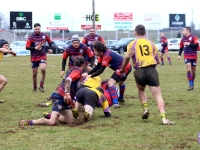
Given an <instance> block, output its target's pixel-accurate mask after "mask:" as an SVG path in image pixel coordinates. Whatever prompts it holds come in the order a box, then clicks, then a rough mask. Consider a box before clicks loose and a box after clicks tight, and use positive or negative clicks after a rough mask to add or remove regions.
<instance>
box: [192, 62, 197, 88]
mask: <svg viewBox="0 0 200 150" xmlns="http://www.w3.org/2000/svg"><path fill="white" fill-rule="evenodd" d="M196 62H197V61H196V59H195V60H193V61H192V68H191V70H192V86H193V88H194V79H195V76H196V66H197V63H196Z"/></svg>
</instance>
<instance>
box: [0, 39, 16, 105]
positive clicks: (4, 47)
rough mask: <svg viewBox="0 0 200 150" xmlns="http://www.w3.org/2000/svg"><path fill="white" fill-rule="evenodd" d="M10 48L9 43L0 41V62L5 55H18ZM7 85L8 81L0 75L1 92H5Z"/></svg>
mask: <svg viewBox="0 0 200 150" xmlns="http://www.w3.org/2000/svg"><path fill="white" fill-rule="evenodd" d="M8 47H9V43H8V42H7V41H6V40H4V39H0V61H1V59H2V57H3V54H4V53H10V54H12V55H13V56H16V53H15V52H13V51H12V50H9V49H8ZM6 84H7V79H6V78H5V77H4V76H3V75H1V74H0V92H1V91H2V90H3V88H4V87H5V86H6ZM3 102H4V101H3V100H0V103H3Z"/></svg>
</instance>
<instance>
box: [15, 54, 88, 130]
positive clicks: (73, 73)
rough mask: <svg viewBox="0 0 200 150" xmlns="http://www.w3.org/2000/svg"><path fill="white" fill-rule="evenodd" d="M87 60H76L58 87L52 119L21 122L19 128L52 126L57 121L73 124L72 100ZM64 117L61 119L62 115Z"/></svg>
mask: <svg viewBox="0 0 200 150" xmlns="http://www.w3.org/2000/svg"><path fill="white" fill-rule="evenodd" d="M84 64H85V59H84V58H83V57H79V58H77V59H76V60H75V66H74V67H73V68H72V69H71V70H70V72H68V74H67V75H66V77H65V79H64V80H63V82H62V83H61V84H59V85H58V87H57V88H56V90H55V92H54V93H53V94H52V99H53V100H52V103H53V108H52V113H51V117H50V119H46V118H40V119H37V120H20V121H19V126H25V125H49V126H52V125H54V124H55V123H56V121H57V120H59V121H61V122H63V123H69V124H70V123H72V122H73V121H74V118H73V115H72V111H71V106H72V107H73V101H72V98H74V97H75V92H76V88H77V84H78V82H79V80H80V79H81V75H82V69H83V68H84ZM61 113H62V115H63V117H60V115H61Z"/></svg>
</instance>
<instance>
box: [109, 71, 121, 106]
mask: <svg viewBox="0 0 200 150" xmlns="http://www.w3.org/2000/svg"><path fill="white" fill-rule="evenodd" d="M116 79H117V80H118V81H116ZM117 82H119V77H118V75H117V74H116V73H113V75H112V76H111V78H110V79H109V80H108V91H109V92H110V95H111V98H112V101H113V105H112V106H111V107H112V108H120V105H119V102H118V95H117V88H116V86H115V84H116V83H117Z"/></svg>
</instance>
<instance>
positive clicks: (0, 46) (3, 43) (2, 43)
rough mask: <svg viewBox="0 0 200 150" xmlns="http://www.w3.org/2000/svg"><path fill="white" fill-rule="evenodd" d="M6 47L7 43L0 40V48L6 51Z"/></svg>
mask: <svg viewBox="0 0 200 150" xmlns="http://www.w3.org/2000/svg"><path fill="white" fill-rule="evenodd" d="M8 47H9V43H8V41H6V40H4V39H0V48H6V49H8Z"/></svg>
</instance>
